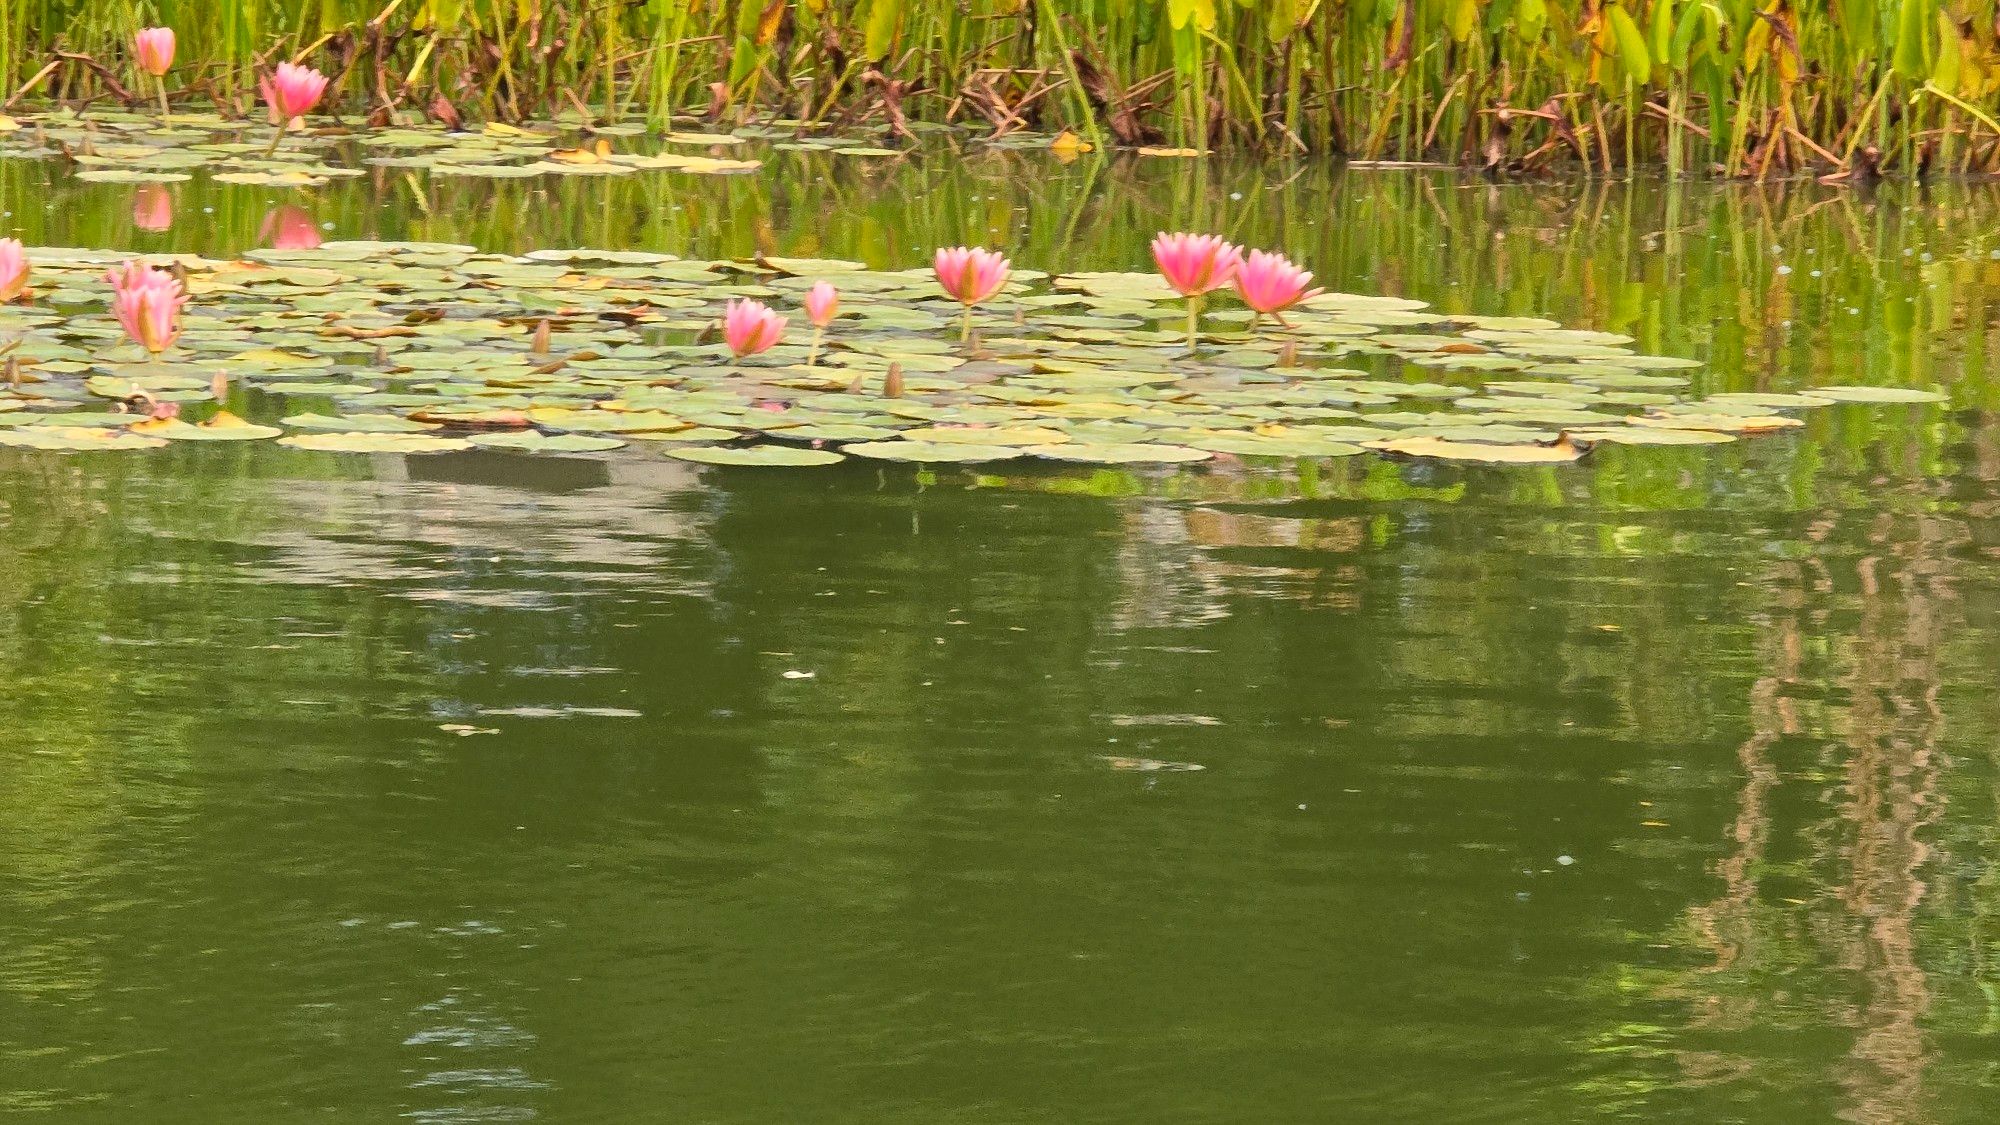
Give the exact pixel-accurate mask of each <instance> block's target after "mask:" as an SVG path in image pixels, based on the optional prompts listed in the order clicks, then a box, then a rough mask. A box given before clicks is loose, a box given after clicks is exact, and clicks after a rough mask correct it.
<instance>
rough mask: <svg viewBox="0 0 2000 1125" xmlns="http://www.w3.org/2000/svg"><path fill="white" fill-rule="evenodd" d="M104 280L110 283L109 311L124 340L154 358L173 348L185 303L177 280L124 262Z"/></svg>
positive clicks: (147, 268) (184, 297)
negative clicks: (119, 327) (129, 341)
mask: <svg viewBox="0 0 2000 1125" xmlns="http://www.w3.org/2000/svg"><path fill="white" fill-rule="evenodd" d="M104 280H106V281H109V282H110V283H111V289H112V294H111V311H112V312H113V313H115V314H117V316H118V323H119V324H121V325H123V326H124V328H125V334H126V335H127V336H130V337H131V338H132V339H133V341H134V342H136V343H137V344H139V345H140V346H141V347H143V348H145V349H146V350H147V351H149V352H154V353H156V354H157V353H159V352H163V351H166V350H167V349H168V348H171V347H173V346H174V341H175V340H178V339H179V338H180V335H181V306H182V305H185V304H187V301H188V298H187V294H186V293H185V292H183V291H182V289H181V283H180V280H179V279H178V278H176V277H174V275H173V274H170V273H168V272H167V271H165V270H157V269H154V268H153V267H152V266H149V265H147V264H146V263H144V262H126V263H125V264H124V265H123V266H122V267H113V268H112V269H111V270H110V271H109V272H108V273H106V274H105V275H104Z"/></svg>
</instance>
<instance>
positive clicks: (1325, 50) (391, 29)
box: [0, 0, 2000, 178]
mask: <svg viewBox="0 0 2000 1125" xmlns="http://www.w3.org/2000/svg"><path fill="white" fill-rule="evenodd" d="M1995 8H1996V3H1995V0H1961V2H1951V3H1947V2H1946V0H1768V2H1762V0H953V2H946V0H769V2H765V0H628V2H622V3H619V2H610V0H606V2H592V0H313V2H310V3H301V2H296V0H0V86H4V87H5V89H6V91H7V94H8V96H9V97H11V98H13V99H15V100H16V101H18V100H20V99H22V98H24V97H55V98H59V99H64V100H73V99H85V98H97V99H111V100H122V101H126V102H128V103H131V104H134V105H137V104H140V103H143V102H144V101H146V100H147V99H148V98H150V97H152V96H153V95H154V93H155V91H154V88H153V82H152V79H151V78H150V77H148V76H146V75H143V74H141V73H139V72H138V71H137V70H136V68H135V66H134V63H133V60H132V51H131V49H130V44H131V41H132V36H133V34H134V32H136V31H137V30H138V29H139V28H142V27H147V26H154V25H163V26H168V27H172V28H174V29H175V30H176V32H177V33H178V34H179V36H180V44H181V49H180V61H179V64H178V66H177V68H176V69H175V70H174V72H173V73H172V74H171V75H170V76H169V78H168V85H169V87H170V88H171V90H172V96H173V97H174V99H175V101H176V104H179V105H194V106H200V107H202V108H208V103H209V102H211V101H213V102H216V103H220V104H222V105H223V106H225V107H228V108H232V109H236V110H243V111H247V110H248V109H249V108H250V107H251V103H252V101H253V100H254V96H255V91H256V80H257V75H258V74H260V73H261V72H263V71H264V70H266V69H268V68H269V67H271V66H272V65H275V63H277V62H278V61H281V60H284V59H287V58H289V59H293V60H297V61H302V62H310V63H311V64H312V65H315V66H317V67H318V68H319V69H321V70H323V71H324V72H325V73H327V74H328V75H329V76H331V77H332V78H333V80H334V81H333V87H332V90H331V92H330V93H329V96H328V108H329V109H332V110H335V111H338V112H342V113H347V114H358V115H363V116H368V117H370V118H372V119H375V120H377V121H386V120H389V119H391V118H397V117H403V118H415V117H430V118H433V119H438V120H443V121H445V122H446V123H452V122H456V121H460V120H482V119H497V120H508V121H518V120H522V119H526V118H535V117H541V118H547V117H551V116H556V115H564V114H579V115H580V114H588V115H589V116H590V117H592V118H593V119H595V120H596V121H597V122H598V123H600V124H611V123H632V124H636V123H640V122H651V123H652V124H654V125H659V124H662V123H664V122H665V121H666V120H667V119H668V118H669V117H671V116H672V115H673V114H676V113H701V114H706V115H708V116H711V117H713V118H717V119H721V120H740V119H747V118H758V119H784V120H796V121H803V122H808V123H815V124H827V125H838V126H845V127H850V128H851V127H854V126H856V125H872V126H878V127H886V128H887V129H888V130H889V131H891V132H900V131H903V130H904V129H906V128H907V127H908V126H909V125H910V124H911V123H918V122H950V123H960V124H968V125H971V126H974V127H978V128H984V129H990V130H994V131H999V132H1009V131H1016V130H1024V129H1025V130H1036V131H1041V132H1048V133H1054V132H1057V131H1059V130H1062V129H1069V130H1072V131H1074V132H1075V133H1077V134H1079V135H1080V136H1082V137H1084V138H1088V139H1090V140H1094V141H1098V142H1101V143H1106V144H1125V145H1163V146H1172V147H1177V148H1189V149H1201V148H1211V147H1215V148H1220V147H1238V148H1262V149H1266V150H1272V151H1286V150H1289V151H1294V152H1299V151H1304V152H1315V153H1318V152H1330V153H1339V154H1343V155H1346V156H1348V157H1351V158H1356V159H1363V160H1430V161H1444V162H1451V163H1463V164H1467V165H1472V166H1479V167H1486V168H1491V169H1494V170H1496V171H1505V172H1532V171H1535V170H1538V169H1541V168H1545V167H1551V166H1562V165H1568V166H1572V167H1577V166H1580V167H1584V168H1588V169H1593V170H1599V171H1610V170H1613V169H1619V168H1624V167H1630V166H1636V165H1661V164H1664V165H1666V166H1668V167H1672V168H1674V169H1677V170H1683V171H1692V172H1716V173H1720V174H1725V175H1732V176H1745V177H1753V178H1766V177H1771V176H1787V175H1800V174H1806V173H1813V174H1820V175H1832V176H1843V177H1867V176H1872V175H1874V174H1875V173H1877V172H1888V173H1892V174H1916V173H1921V172H1926V171H1950V172H1972V173H1980V172H1992V171H2000V97H1996V95H2000V47H1996V32H1995V18H1994V17H1995Z"/></svg>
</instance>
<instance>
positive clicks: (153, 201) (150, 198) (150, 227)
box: [132, 184, 174, 233]
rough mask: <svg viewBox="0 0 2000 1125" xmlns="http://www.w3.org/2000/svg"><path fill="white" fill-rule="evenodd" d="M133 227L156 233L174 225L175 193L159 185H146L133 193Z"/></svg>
mask: <svg viewBox="0 0 2000 1125" xmlns="http://www.w3.org/2000/svg"><path fill="white" fill-rule="evenodd" d="M132 225H133V226H135V227H138V228H139V229H140V230H145V231H153V232H155V233H157V232H159V231H163V230H167V229H168V228H170V227H172V226H173V225H174V196H173V193H172V192H170V191H168V190H167V189H166V188H164V187H162V186H161V185H159V184H144V185H142V186H141V187H140V188H139V190H138V191H136V192H133V193H132Z"/></svg>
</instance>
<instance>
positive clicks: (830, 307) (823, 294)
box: [806, 281, 840, 328]
mask: <svg viewBox="0 0 2000 1125" xmlns="http://www.w3.org/2000/svg"><path fill="white" fill-rule="evenodd" d="M839 312H840V291H839V290H838V289H835V288H834V287H833V283H832V282H830V281H815V282H813V287H812V288H811V289H808V290H806V319H807V320H810V321H812V322H813V327H815V328H825V327H826V326H827V325H829V324H832V323H833V318H834V316H835V315H837V314H838V313H839Z"/></svg>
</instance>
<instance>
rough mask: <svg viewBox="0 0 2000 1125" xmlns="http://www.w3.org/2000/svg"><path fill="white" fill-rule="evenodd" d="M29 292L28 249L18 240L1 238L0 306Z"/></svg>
mask: <svg viewBox="0 0 2000 1125" xmlns="http://www.w3.org/2000/svg"><path fill="white" fill-rule="evenodd" d="M27 292H28V248H27V247H25V246H23V245H21V240H20V239H18V238H0V305H4V304H11V303H13V302H15V301H18V300H20V299H21V298H22V296H23V295H25V294H26V293H27Z"/></svg>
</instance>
